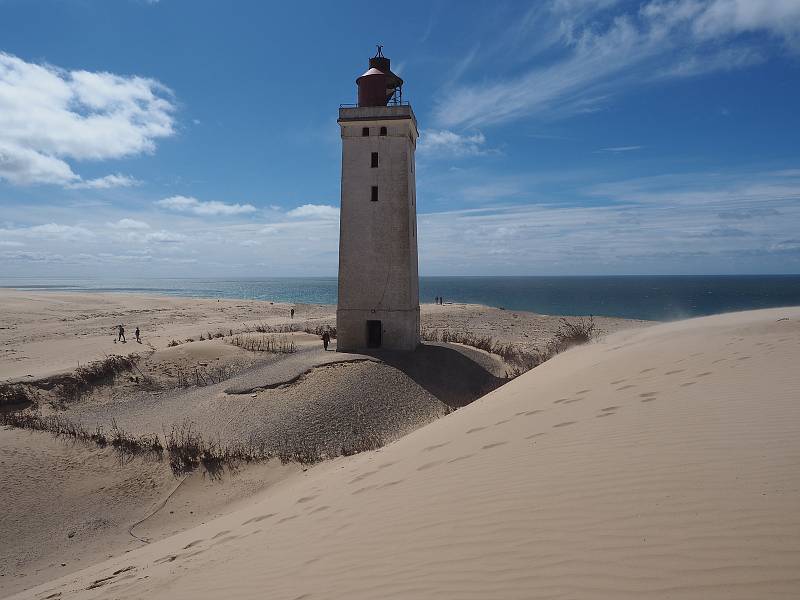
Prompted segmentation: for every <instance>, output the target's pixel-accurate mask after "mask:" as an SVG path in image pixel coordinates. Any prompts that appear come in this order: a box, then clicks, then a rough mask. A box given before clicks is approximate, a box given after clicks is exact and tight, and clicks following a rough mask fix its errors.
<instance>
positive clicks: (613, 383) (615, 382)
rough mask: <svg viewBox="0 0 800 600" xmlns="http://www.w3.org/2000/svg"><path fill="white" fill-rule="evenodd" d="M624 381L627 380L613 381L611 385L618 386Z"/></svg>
mask: <svg viewBox="0 0 800 600" xmlns="http://www.w3.org/2000/svg"><path fill="white" fill-rule="evenodd" d="M624 381H627V379H617V380H616V381H612V382H611V385H617V384H619V383H622V382H624Z"/></svg>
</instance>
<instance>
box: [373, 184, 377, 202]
mask: <svg viewBox="0 0 800 600" xmlns="http://www.w3.org/2000/svg"><path fill="white" fill-rule="evenodd" d="M372 201H373V202H377V201H378V186H377V185H373V186H372Z"/></svg>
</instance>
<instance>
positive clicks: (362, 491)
mask: <svg viewBox="0 0 800 600" xmlns="http://www.w3.org/2000/svg"><path fill="white" fill-rule="evenodd" d="M374 487H375V486H374V485H365V486H364V487H362V488H358V489H357V490H355V491H354V492H353V495H356V494H363V493H364V492H368V491H369V490H371V489H373V488H374Z"/></svg>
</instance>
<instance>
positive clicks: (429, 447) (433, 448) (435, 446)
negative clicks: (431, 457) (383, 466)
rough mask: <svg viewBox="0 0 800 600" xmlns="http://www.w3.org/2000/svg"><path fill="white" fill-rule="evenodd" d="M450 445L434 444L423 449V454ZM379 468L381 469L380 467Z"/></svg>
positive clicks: (445, 443)
mask: <svg viewBox="0 0 800 600" xmlns="http://www.w3.org/2000/svg"><path fill="white" fill-rule="evenodd" d="M449 443H450V442H442V443H441V444H434V445H433V446H425V447H424V448H423V449H422V451H423V452H430V451H431V450H436V449H438V448H444V447H445V446H447V444H449ZM378 468H380V467H378Z"/></svg>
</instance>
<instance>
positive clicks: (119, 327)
mask: <svg viewBox="0 0 800 600" xmlns="http://www.w3.org/2000/svg"><path fill="white" fill-rule="evenodd" d="M117 331H118V333H117V341H118V342H125V328H124V327H123V326H122V325H117ZM126 343H127V342H126Z"/></svg>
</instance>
